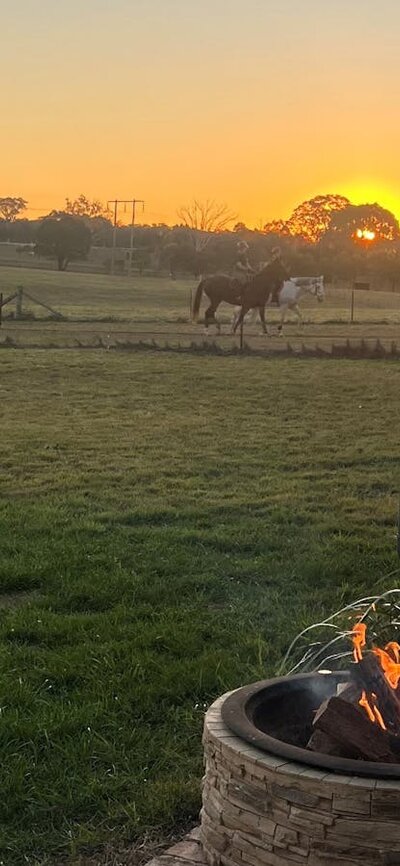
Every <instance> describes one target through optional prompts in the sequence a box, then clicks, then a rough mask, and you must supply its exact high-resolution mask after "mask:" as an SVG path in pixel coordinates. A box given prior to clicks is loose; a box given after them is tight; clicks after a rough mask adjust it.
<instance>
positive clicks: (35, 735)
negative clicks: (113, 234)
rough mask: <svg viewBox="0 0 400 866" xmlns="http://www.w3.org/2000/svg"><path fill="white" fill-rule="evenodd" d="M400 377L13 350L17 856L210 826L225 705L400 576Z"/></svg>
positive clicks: (9, 748) (9, 397)
mask: <svg viewBox="0 0 400 866" xmlns="http://www.w3.org/2000/svg"><path fill="white" fill-rule="evenodd" d="M399 386H400V370H399V367H398V364H397V363H396V362H388V361H386V362H383V361H382V362H380V361H376V362H368V361H366V362H364V361H355V362H351V361H329V362H324V361H319V360H315V359H307V360H305V359H303V360H295V359H286V360H279V359H273V360H263V359H260V358H251V357H237V358H236V357H218V356H215V357H207V356H204V357H191V356H189V355H181V356H179V355H176V354H175V355H174V354H172V353H171V354H168V353H163V354H162V355H158V354H156V353H148V354H146V355H145V356H141V355H118V354H111V353H101V352H98V353H97V352H91V353H84V352H78V351H77V352H73V353H72V352H63V351H58V352H51V351H46V352H40V351H36V352H33V351H32V352H21V353H13V352H3V353H2V354H1V356H0V387H1V405H2V459H1V464H2V473H1V477H0V485H1V494H2V495H1V501H0V531H1V546H0V565H1V591H2V593H3V596H2V598H3V602H4V603H3V605H2V604H1V600H2V598H1V596H0V657H1V674H0V707H1V713H0V748H1V762H0V790H1V792H2V795H1V798H0V827H1V830H0V854H1V856H0V859H1V860H2V861H3V862H4V863H5V864H7V866H8V864H11V866H14V864H20V863H23V862H28V863H30V864H34V863H35V864H37V863H41V864H44V863H46V864H51V866H53V864H55V862H58V858H59V857H60V856H61V854H64V855H68V856H69V857H70V858H71V859H72V861H75V859H76V857H77V856H78V852H79V851H81V850H82V849H83V848H85V847H89V848H90V847H93V846H98V845H101V844H102V843H104V842H110V841H111V842H113V843H115V844H116V845H117V844H119V843H120V842H122V841H125V842H126V841H127V840H133V839H136V838H138V837H140V836H141V835H142V834H144V833H145V832H148V831H151V830H152V829H154V830H157V831H161V832H162V831H165V832H166V831H170V830H171V829H172V828H174V827H176V826H179V825H184V824H185V823H187V822H190V821H191V820H194V819H195V818H196V815H197V812H198V809H199V802H200V787H199V783H200V777H201V774H202V750H201V727H202V720H203V712H204V707H205V706H206V705H208V704H209V703H210V702H211V701H212V700H213V698H215V697H216V696H217V695H218V694H220V693H221V692H224V691H225V690H227V689H231V688H233V687H235V686H237V685H239V684H241V683H244V682H247V681H250V680H254V679H257V678H260V677H263V676H264V675H267V674H270V673H273V671H274V669H275V667H276V665H277V663H278V661H279V660H280V659H281V656H282V653H283V652H284V650H285V649H286V647H287V645H288V642H289V640H290V639H291V638H292V637H293V635H294V634H295V633H296V632H297V631H298V630H299V629H300V628H301V627H302V626H303V625H305V624H308V623H310V622H312V621H314V620H315V619H316V618H317V617H320V616H321V615H322V614H323V613H327V612H328V611H332V610H333V609H335V608H336V607H337V606H338V605H339V604H340V603H341V602H342V601H343V600H349V599H352V598H353V597H355V596H357V594H358V593H362V592H365V591H367V592H370V591H372V590H373V589H374V588H375V587H376V586H377V584H378V583H379V580H380V579H381V576H382V575H384V574H385V573H386V572H388V571H390V570H392V569H393V568H395V567H396V564H397V560H396V556H395V525H394V524H395V517H396V507H397V489H398V475H399V471H398V470H399V458H398V429H399V401H398V394H399ZM392 584H393V580H392V581H391V585H392ZM382 585H386V584H385V582H383V584H382ZM20 593H21V594H24V595H23V596H21V600H22V603H21V604H15V603H14V601H15V599H17V598H18V597H19V594H20ZM27 593H28V595H27ZM29 593H32V595H31V596H29Z"/></svg>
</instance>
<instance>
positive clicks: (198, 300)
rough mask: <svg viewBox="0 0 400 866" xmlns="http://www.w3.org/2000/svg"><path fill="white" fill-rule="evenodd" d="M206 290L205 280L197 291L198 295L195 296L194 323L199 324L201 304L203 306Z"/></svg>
mask: <svg viewBox="0 0 400 866" xmlns="http://www.w3.org/2000/svg"><path fill="white" fill-rule="evenodd" d="M203 289H204V280H200V282H199V285H198V286H197V289H196V294H195V296H194V300H193V304H192V322H197V320H198V318H199V312H200V304H201V296H202V294H203Z"/></svg>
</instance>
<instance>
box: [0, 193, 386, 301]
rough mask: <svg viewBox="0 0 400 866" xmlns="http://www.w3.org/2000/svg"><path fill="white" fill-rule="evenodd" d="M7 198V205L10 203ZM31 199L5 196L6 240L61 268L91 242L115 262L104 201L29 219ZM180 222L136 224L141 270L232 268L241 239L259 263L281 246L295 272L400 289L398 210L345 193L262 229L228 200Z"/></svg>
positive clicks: (119, 253)
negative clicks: (375, 280)
mask: <svg viewBox="0 0 400 866" xmlns="http://www.w3.org/2000/svg"><path fill="white" fill-rule="evenodd" d="M3 203H4V204H3ZM26 206H27V202H26V201H25V200H24V199H21V198H18V199H17V198H16V199H14V198H12V197H9V198H0V242H3V243H4V242H9V243H13V244H16V245H17V250H18V251H20V252H21V258H22V256H23V254H24V253H25V252H27V251H29V252H30V253H32V251H34V252H35V254H36V255H38V256H44V257H46V258H53V259H56V261H57V262H58V267H59V269H60V270H65V268H66V267H67V265H68V262H69V261H77V260H79V259H84V258H87V256H88V255H89V252H90V248H91V246H95V247H100V248H104V251H105V254H104V269H105V270H106V271H107V270H108V269H109V266H110V252H111V247H112V245H113V236H114V227H113V223H112V219H111V215H110V214H109V213H108V212H107V210H106V209H105V208H104V207H103V205H102V204H101V202H98V201H90V200H88V199H87V198H86V197H85V196H83V195H81V196H79V197H78V198H77V199H75V200H73V201H71V200H70V199H66V206H65V209H64V210H63V211H53V212H51V213H50V214H49V215H47V216H43V217H40V218H39V219H26V218H24V216H23V212H24V210H25V209H26ZM177 216H178V220H177V223H176V225H174V226H168V225H165V224H163V223H159V224H152V225H147V224H138V225H136V226H135V227H134V228H133V245H134V258H133V261H134V266H136V268H138V269H139V270H140V271H146V270H150V271H152V272H157V271H158V272H161V273H163V272H167V273H171V274H172V275H179V274H182V275H184V274H193V275H195V276H198V275H199V274H202V273H213V272H216V271H225V272H229V271H230V270H232V268H233V266H234V264H235V255H236V244H237V243H238V241H239V240H243V239H244V240H246V241H247V243H248V245H249V259H250V261H251V263H252V264H253V265H254V266H258V265H259V264H260V263H261V262H265V261H268V259H269V256H270V253H271V249H272V247H274V246H276V245H279V246H280V248H281V250H282V254H283V257H284V258H285V259H286V260H287V262H288V265H289V266H290V268H291V270H292V272H293V273H294V272H296V273H297V274H299V275H302V274H304V275H308V274H324V276H325V277H326V278H327V279H333V278H342V279H356V278H357V277H359V276H365V277H367V276H370V277H373V276H378V275H379V277H380V278H383V279H385V280H389V281H390V282H391V283H392V286H393V288H395V287H396V286H397V284H399V286H400V230H399V224H398V221H397V219H396V217H395V216H394V214H392V213H391V212H390V211H388V210H385V209H384V208H382V207H381V206H380V205H379V204H365V205H354V204H352V203H351V202H350V201H349V200H348V199H346V198H345V197H343V196H339V195H324V196H317V197H315V198H313V199H310V200H308V201H306V202H303V203H302V204H300V205H299V206H298V207H297V208H296V209H295V210H294V212H293V214H292V215H291V217H290V218H289V220H286V221H284V220H274V221H272V222H270V223H268V224H266V225H265V226H264V227H263V228H262V229H251V228H248V227H247V226H246V225H245V224H244V223H243V222H240V221H238V220H237V219H236V218H235V215H234V214H232V213H231V212H229V211H228V210H227V208H225V207H224V206H223V205H219V204H218V203H216V202H214V201H208V202H205V203H201V202H198V201H194V202H193V203H191V204H190V205H188V206H186V207H182V208H181V209H180V210H179V211H178V214H177ZM131 236H132V229H131V227H130V226H122V225H117V227H116V229H115V242H116V248H117V249H116V272H117V273H118V272H120V273H121V274H122V273H123V272H124V266H125V252H126V251H127V250H129V247H130V243H131Z"/></svg>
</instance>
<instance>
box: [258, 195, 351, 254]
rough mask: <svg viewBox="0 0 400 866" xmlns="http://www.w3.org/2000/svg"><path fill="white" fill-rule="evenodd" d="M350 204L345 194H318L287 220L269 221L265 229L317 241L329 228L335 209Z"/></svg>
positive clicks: (313, 241) (341, 208)
mask: <svg viewBox="0 0 400 866" xmlns="http://www.w3.org/2000/svg"><path fill="white" fill-rule="evenodd" d="M349 204H350V202H349V200H348V198H345V197H344V196H343V195H332V194H329V195H317V196H315V198H311V199H309V200H308V201H303V202H302V204H299V205H298V207H296V208H295V210H294V211H293V213H292V216H291V217H290V218H289V219H288V220H287V221H286V222H285V221H284V220H274V221H273V222H272V223H267V225H265V226H264V231H265V232H272V233H277V234H280V235H293V236H295V237H300V238H303V240H305V241H309V242H311V243H316V241H319V240H320V238H321V237H322V236H323V235H324V234H325V232H326V231H327V230H328V228H329V226H330V223H331V219H332V216H333V214H334V213H335V211H340V210H343V208H345V207H347V206H348V205H349Z"/></svg>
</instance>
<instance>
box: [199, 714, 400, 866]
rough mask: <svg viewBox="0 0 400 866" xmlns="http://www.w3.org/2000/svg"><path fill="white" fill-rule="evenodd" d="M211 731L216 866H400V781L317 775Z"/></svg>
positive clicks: (214, 720)
mask: <svg viewBox="0 0 400 866" xmlns="http://www.w3.org/2000/svg"><path fill="white" fill-rule="evenodd" d="M224 699H225V698H220V699H219V700H218V701H216V703H215V704H213V706H212V707H211V708H210V710H209V711H208V713H207V716H206V719H205V726H204V751H205V761H206V771H205V776H204V780H203V808H202V813H201V834H200V839H201V843H202V846H203V851H204V856H205V858H206V861H207V863H208V864H209V866H245V864H246V866H294V864H299V866H330V864H338V866H356V864H363V866H396V864H397V866H400V780H393V781H386V780H385V781H384V780H382V781H380V780H377V779H369V778H368V779H366V778H362V777H355V776H351V777H350V776H342V775H340V774H337V773H333V772H327V771H326V770H322V771H317V770H313V769H310V768H308V767H306V766H304V765H301V764H295V763H291V762H290V763H289V762H287V761H285V760H284V759H282V758H277V757H274V756H272V755H268V754H266V753H265V752H262V751H260V750H259V749H256V748H253V747H252V746H250V745H247V744H246V743H245V742H244V741H243V740H240V739H239V738H238V737H235V736H234V735H233V734H231V733H230V731H229V730H228V729H227V728H226V726H225V725H224V723H223V721H222V718H221V706H222V703H223V701H224Z"/></svg>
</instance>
